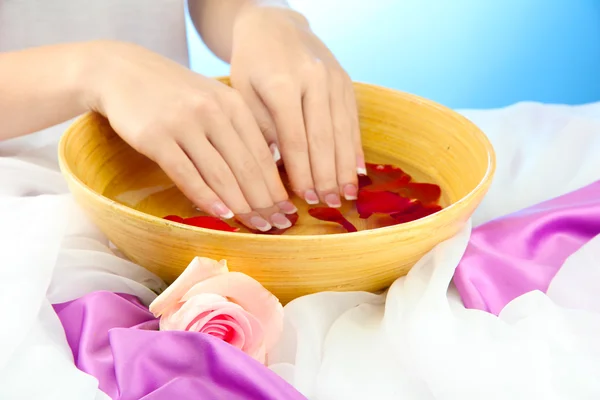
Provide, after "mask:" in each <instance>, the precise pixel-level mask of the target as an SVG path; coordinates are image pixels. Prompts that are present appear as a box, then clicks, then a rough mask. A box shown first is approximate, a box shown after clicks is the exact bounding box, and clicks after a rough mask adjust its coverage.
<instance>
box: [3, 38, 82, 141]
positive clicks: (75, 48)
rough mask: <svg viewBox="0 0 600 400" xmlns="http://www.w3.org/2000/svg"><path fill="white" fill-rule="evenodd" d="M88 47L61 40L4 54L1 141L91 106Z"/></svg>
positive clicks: (74, 114) (72, 115)
mask: <svg viewBox="0 0 600 400" xmlns="http://www.w3.org/2000/svg"><path fill="white" fill-rule="evenodd" d="M87 46H88V45H87V44H85V43H74V44H61V45H55V46H44V47H37V48H32V49H27V50H21V51H16V52H10V53H0V141H1V140H4V139H8V138H12V137H17V136H22V135H25V134H28V133H32V132H36V131H38V130H41V129H44V128H47V127H50V126H53V125H56V124H58V123H60V122H63V121H67V120H69V119H70V118H73V117H75V116H77V115H79V114H82V113H83V112H85V111H86V110H87V95H88V90H89V86H88V85H87V84H86V82H88V81H89V80H90V77H89V74H88V65H87V64H89V61H88V59H89V57H88V56H87V54H88V50H87Z"/></svg>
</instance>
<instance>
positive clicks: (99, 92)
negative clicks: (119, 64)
mask: <svg viewBox="0 0 600 400" xmlns="http://www.w3.org/2000/svg"><path fill="white" fill-rule="evenodd" d="M131 46H133V45H131V44H129V43H122V42H117V41H110V40H98V41H92V42H86V43H82V45H81V47H80V49H79V53H78V59H79V62H78V68H77V72H76V73H75V75H76V78H75V81H76V86H77V94H78V99H79V101H80V102H81V104H82V105H83V107H85V108H86V110H88V111H97V112H100V113H101V114H104V107H103V103H104V101H103V100H104V97H105V91H106V90H107V87H108V86H110V85H109V83H110V82H111V80H112V79H111V78H110V76H111V75H112V76H115V75H114V70H115V64H116V63H115V60H117V59H119V58H121V56H120V55H121V54H123V50H124V48H127V47H131ZM125 54H127V51H125Z"/></svg>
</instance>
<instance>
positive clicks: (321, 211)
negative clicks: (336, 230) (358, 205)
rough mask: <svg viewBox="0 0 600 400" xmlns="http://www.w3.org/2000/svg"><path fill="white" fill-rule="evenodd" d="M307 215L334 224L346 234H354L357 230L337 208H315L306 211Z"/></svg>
mask: <svg viewBox="0 0 600 400" xmlns="http://www.w3.org/2000/svg"><path fill="white" fill-rule="evenodd" d="M308 214H309V215H310V216H311V217H313V218H316V219H318V220H321V221H326V222H335V223H336V224H340V225H341V226H343V227H344V229H346V231H348V232H356V231H357V229H356V227H355V226H354V225H352V222H350V221H348V220H347V219H346V218H345V217H344V216H343V215H342V213H341V212H340V210H338V209H337V208H330V207H315V208H310V209H309V210H308Z"/></svg>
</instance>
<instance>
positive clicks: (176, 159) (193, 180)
mask: <svg viewBox="0 0 600 400" xmlns="http://www.w3.org/2000/svg"><path fill="white" fill-rule="evenodd" d="M160 149H161V151H160V152H157V153H156V154H152V153H149V152H147V153H146V155H147V156H149V157H150V158H151V159H152V160H154V161H155V162H156V163H157V164H158V165H159V166H160V167H161V168H162V169H163V171H165V173H166V174H167V176H168V177H169V178H171V180H172V181H173V182H174V183H175V185H177V187H178V188H179V189H180V190H181V191H182V192H183V194H184V195H185V196H186V197H187V198H188V199H190V200H191V201H192V202H193V203H194V204H195V205H196V206H197V207H198V208H200V209H201V210H202V211H204V212H206V213H209V214H212V215H214V216H215V217H220V218H224V219H230V218H233V216H234V214H233V211H232V210H231V209H230V208H229V207H228V206H227V205H225V203H223V201H222V200H221V199H220V198H219V196H218V195H217V194H216V193H215V192H214V191H213V190H212V189H211V188H210V187H209V186H208V185H207V184H206V182H205V181H204V179H203V178H202V176H201V175H200V174H199V173H198V169H197V168H196V166H195V165H194V163H193V162H192V161H191V160H190V158H189V157H188V155H187V154H186V153H185V152H184V151H183V149H182V148H181V147H180V146H179V145H178V144H177V143H176V142H175V141H172V140H165V141H164V142H163V143H160Z"/></svg>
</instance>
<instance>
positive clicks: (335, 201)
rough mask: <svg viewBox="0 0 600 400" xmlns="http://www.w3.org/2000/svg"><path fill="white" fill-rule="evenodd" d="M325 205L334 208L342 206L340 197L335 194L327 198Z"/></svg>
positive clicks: (330, 194)
mask: <svg viewBox="0 0 600 400" xmlns="http://www.w3.org/2000/svg"><path fill="white" fill-rule="evenodd" d="M325 203H327V205H328V206H329V207H332V208H338V207H341V206H342V202H341V200H340V196H338V195H337V194H335V193H329V194H328V195H327V196H325Z"/></svg>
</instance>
